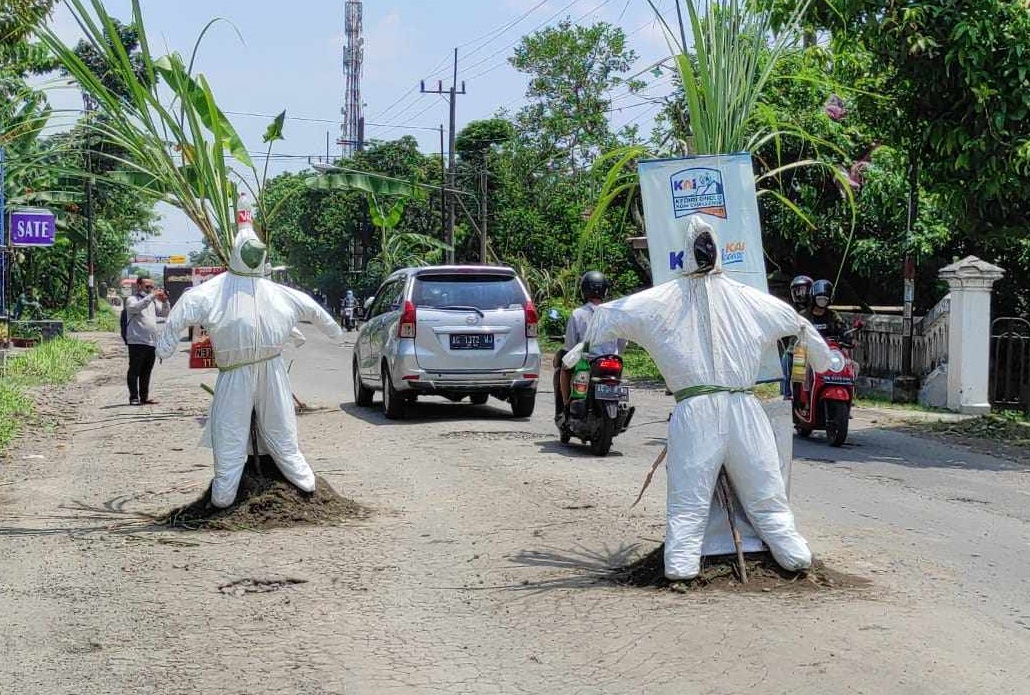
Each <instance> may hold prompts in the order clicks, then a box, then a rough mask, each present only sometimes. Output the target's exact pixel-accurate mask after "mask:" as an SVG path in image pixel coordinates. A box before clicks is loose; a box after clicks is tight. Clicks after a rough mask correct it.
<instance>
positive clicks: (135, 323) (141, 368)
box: [125, 277, 170, 405]
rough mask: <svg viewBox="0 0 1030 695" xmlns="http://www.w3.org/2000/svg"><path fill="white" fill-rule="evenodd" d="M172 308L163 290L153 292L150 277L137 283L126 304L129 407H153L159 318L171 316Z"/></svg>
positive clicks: (152, 283)
mask: <svg viewBox="0 0 1030 695" xmlns="http://www.w3.org/2000/svg"><path fill="white" fill-rule="evenodd" d="M169 308H170V304H169V302H168V295H166V294H165V291H164V290H161V289H158V290H156V291H155V290H154V281H153V280H152V279H151V278H148V277H141V278H138V279H137V280H136V288H135V292H134V293H133V295H132V296H131V297H128V298H126V300H125V312H126V314H127V315H128V321H127V324H126V330H125V342H126V343H127V344H128V346H129V373H128V375H127V380H128V383H129V405H154V404H156V403H157V401H155V400H152V399H151V398H150V373H151V372H152V371H153V370H154V360H155V358H156V355H157V353H156V351H155V347H154V346H155V345H157V317H158V316H168V310H169Z"/></svg>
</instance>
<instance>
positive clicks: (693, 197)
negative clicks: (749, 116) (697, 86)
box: [638, 152, 769, 292]
mask: <svg viewBox="0 0 1030 695" xmlns="http://www.w3.org/2000/svg"><path fill="white" fill-rule="evenodd" d="M638 171H639V174H640V193H641V196H642V198H643V201H644V223H645V224H646V226H647V249H648V252H649V255H650V258H651V279H652V280H653V282H654V284H656V285H659V284H661V283H663V282H668V281H669V280H672V279H673V278H675V277H676V276H677V275H678V274H679V273H680V271H681V270H682V269H683V257H684V255H685V254H686V253H687V249H686V248H685V244H684V240H683V234H684V231H685V230H686V226H687V218H688V217H689V216H690V215H701V216H702V217H703V218H704V219H705V221H706V222H708V223H709V224H710V225H712V227H713V228H714V229H715V232H716V234H717V235H718V237H719V242H720V244H721V248H720V251H721V255H722V267H723V269H725V270H726V272H727V273H729V274H730V275H731V276H732V277H733V278H734V279H735V280H739V281H740V282H744V283H747V284H748V285H751V286H752V287H755V288H756V289H760V290H762V291H763V292H768V291H769V286H768V284H767V283H766V273H765V258H764V256H763V255H762V229H761V226H760V225H759V221H758V197H757V195H756V194H755V175H754V173H753V172H752V169H751V155H749V154H748V153H746V152H744V153H742V154H728V155H705V156H699V157H684V158H682V159H654V160H646V161H642V162H640V165H639V168H638Z"/></svg>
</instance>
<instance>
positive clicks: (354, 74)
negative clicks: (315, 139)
mask: <svg viewBox="0 0 1030 695" xmlns="http://www.w3.org/2000/svg"><path fill="white" fill-rule="evenodd" d="M344 25H345V31H346V36H347V43H346V45H344V47H343V76H344V79H345V80H346V92H345V93H344V97H343V108H341V109H340V115H341V116H343V122H342V123H341V124H340V137H339V139H337V141H336V144H337V145H341V146H342V147H343V156H345V157H347V156H350V155H352V154H354V152H355V151H357V150H360V149H362V148H363V146H364V144H365V117H364V115H363V114H362V112H361V106H362V104H361V64H362V62H363V61H364V58H365V45H364V44H365V39H363V38H362V36H361V0H347V2H346V3H345V5H344Z"/></svg>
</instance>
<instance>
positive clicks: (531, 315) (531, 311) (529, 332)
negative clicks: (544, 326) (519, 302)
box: [525, 299, 540, 338]
mask: <svg viewBox="0 0 1030 695" xmlns="http://www.w3.org/2000/svg"><path fill="white" fill-rule="evenodd" d="M525 312H526V337H527V338H535V337H536V335H537V330H538V327H539V324H540V316H539V315H538V314H537V313H536V305H535V304H533V300H532V299H527V300H526V306H525Z"/></svg>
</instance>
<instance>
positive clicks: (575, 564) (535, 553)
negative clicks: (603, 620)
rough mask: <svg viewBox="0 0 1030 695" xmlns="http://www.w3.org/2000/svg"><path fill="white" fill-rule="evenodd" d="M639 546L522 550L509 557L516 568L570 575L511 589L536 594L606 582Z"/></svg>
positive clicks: (580, 546) (630, 559)
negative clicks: (552, 570)
mask: <svg viewBox="0 0 1030 695" xmlns="http://www.w3.org/2000/svg"><path fill="white" fill-rule="evenodd" d="M639 548H640V546H639V544H636V543H634V544H631V545H620V546H619V547H617V548H609V547H608V546H607V545H605V546H602V547H601V548H599V549H597V550H594V549H591V548H587V547H585V546H582V545H579V546H577V547H575V548H573V549H571V550H563V549H559V548H545V549H542V550H522V551H519V552H518V553H516V554H515V555H514V556H512V557H511V561H512V562H513V563H514V564H515V565H518V566H520V567H532V568H541V567H549V568H555V569H563V570H568V571H569V572H571V573H572V574H571V575H569V576H567V577H558V578H556V579H544V580H541V581H525V582H523V583H521V584H516V585H513V586H511V587H510V588H511V589H514V590H517V591H528V592H531V593H537V592H542V591H548V590H552V589H585V588H589V587H592V586H595V585H597V584H598V583H600V582H604V581H606V580H607V579H608V578H609V577H610V576H611V573H612V571H613V570H615V569H617V568H619V567H625V566H626V565H628V564H629V563H630V562H631V561H632V560H634V559H635V558H636V556H637V554H638V549H639Z"/></svg>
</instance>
